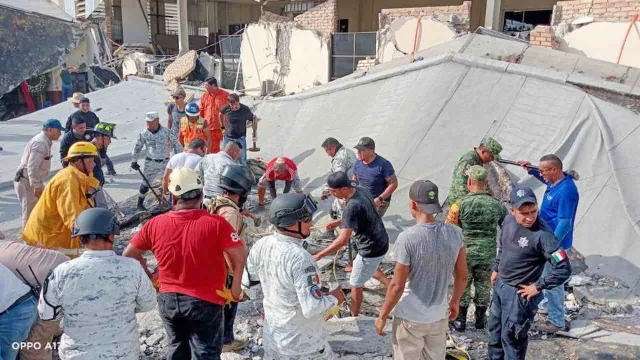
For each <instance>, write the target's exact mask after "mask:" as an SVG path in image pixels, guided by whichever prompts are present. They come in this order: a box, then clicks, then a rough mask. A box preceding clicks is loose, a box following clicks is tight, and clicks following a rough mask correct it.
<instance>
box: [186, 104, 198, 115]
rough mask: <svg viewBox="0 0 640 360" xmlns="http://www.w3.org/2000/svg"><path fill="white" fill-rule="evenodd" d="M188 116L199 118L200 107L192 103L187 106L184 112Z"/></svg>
mask: <svg viewBox="0 0 640 360" xmlns="http://www.w3.org/2000/svg"><path fill="white" fill-rule="evenodd" d="M184 112H185V113H187V115H188V116H200V106H198V104H196V103H194V102H190V103H188V104H187V108H186V109H185V110H184Z"/></svg>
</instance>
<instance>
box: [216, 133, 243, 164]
mask: <svg viewBox="0 0 640 360" xmlns="http://www.w3.org/2000/svg"><path fill="white" fill-rule="evenodd" d="M232 139H233V140H235V141H239V142H240V143H241V144H242V150H240V159H239V160H240V164H242V165H247V137H246V136H242V137H239V138H230V137H228V136H226V135H225V136H224V138H223V140H222V148H223V149H224V147H225V146H227V143H228V142H229V141H231V140H232Z"/></svg>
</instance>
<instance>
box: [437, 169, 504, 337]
mask: <svg viewBox="0 0 640 360" xmlns="http://www.w3.org/2000/svg"><path fill="white" fill-rule="evenodd" d="M467 174H468V180H467V187H468V189H469V194H467V195H466V196H464V197H463V198H461V199H460V200H458V201H457V202H456V203H454V204H453V205H451V209H449V214H448V215H447V219H446V223H449V224H455V225H458V226H460V227H461V228H462V235H463V236H464V242H465V246H466V248H467V267H468V269H469V280H468V283H467V288H466V290H465V292H464V294H463V295H462V300H461V302H460V312H459V314H458V318H457V319H456V320H455V321H454V322H453V324H452V325H453V327H454V329H456V331H464V330H465V329H466V322H467V309H468V307H469V304H470V303H471V294H470V292H469V289H470V286H471V282H473V286H474V288H475V299H474V300H475V305H476V315H475V319H476V323H475V326H476V329H484V328H485V326H486V323H487V318H486V312H487V307H488V306H489V302H490V299H491V284H490V278H491V267H492V265H493V264H494V263H495V256H496V238H497V233H498V230H497V227H498V225H499V224H501V223H502V220H503V219H504V217H505V215H506V214H507V210H506V208H505V207H504V206H502V204H501V203H500V202H499V201H498V200H496V199H494V198H493V197H492V196H491V195H489V193H488V192H487V191H486V190H485V189H486V188H487V171H486V170H485V169H484V168H483V167H482V166H481V165H474V166H472V167H470V168H469V170H468V171H467Z"/></svg>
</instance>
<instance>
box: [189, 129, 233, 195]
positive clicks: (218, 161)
mask: <svg viewBox="0 0 640 360" xmlns="http://www.w3.org/2000/svg"><path fill="white" fill-rule="evenodd" d="M240 151H242V149H240V144H239V143H237V142H235V141H229V142H228V143H227V145H225V147H224V150H223V151H220V152H218V153H216V154H209V155H206V156H205V157H203V158H202V160H201V161H200V163H199V164H198V166H197V170H198V172H199V173H200V178H201V179H202V181H204V189H203V190H204V197H205V199H212V200H215V198H216V197H217V196H220V195H222V192H223V190H222V188H220V174H222V170H223V169H224V168H225V166H227V165H232V164H237V161H238V158H239V157H240Z"/></svg>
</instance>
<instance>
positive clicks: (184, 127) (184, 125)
mask: <svg viewBox="0 0 640 360" xmlns="http://www.w3.org/2000/svg"><path fill="white" fill-rule="evenodd" d="M204 125H205V122H204V119H203V118H201V117H199V118H198V120H197V121H196V122H195V124H193V125H191V124H190V123H189V118H187V117H186V116H183V117H182V118H181V119H180V133H181V134H182V140H183V141H184V147H185V148H186V147H187V146H189V143H190V142H191V140H193V139H196V138H200V139H202V140H204V141H207V137H206V136H205V134H204Z"/></svg>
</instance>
